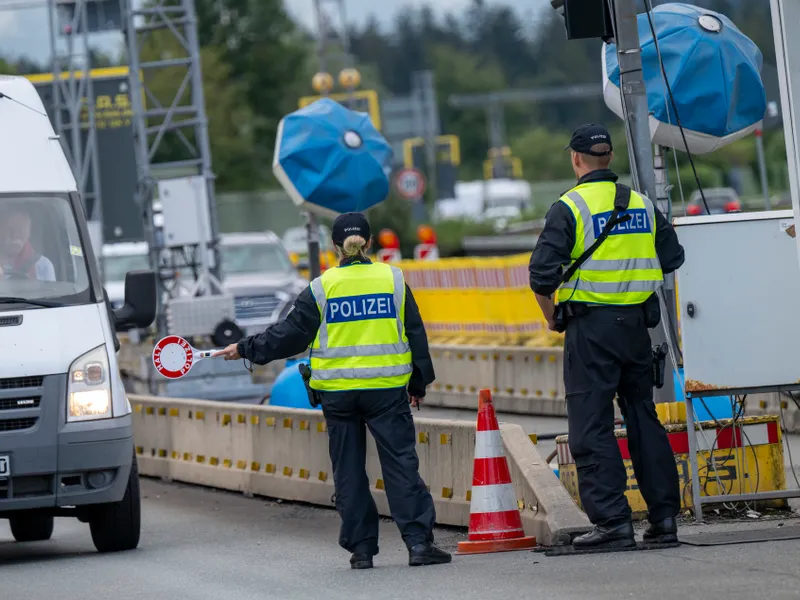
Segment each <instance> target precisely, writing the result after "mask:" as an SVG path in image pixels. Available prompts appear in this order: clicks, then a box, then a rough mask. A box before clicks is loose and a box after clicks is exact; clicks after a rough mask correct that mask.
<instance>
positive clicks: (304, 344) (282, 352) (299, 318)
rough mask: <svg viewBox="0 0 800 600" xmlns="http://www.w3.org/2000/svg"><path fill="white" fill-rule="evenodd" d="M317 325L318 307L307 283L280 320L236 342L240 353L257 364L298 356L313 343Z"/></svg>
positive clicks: (318, 322) (318, 323)
mask: <svg viewBox="0 0 800 600" xmlns="http://www.w3.org/2000/svg"><path fill="white" fill-rule="evenodd" d="M319 326H320V318H319V309H318V308H317V303H316V301H315V300H314V295H313V294H312V293H311V287H310V286H309V287H307V288H306V289H305V290H303V291H302V292H300V294H299V295H298V296H297V299H296V300H295V302H294V306H293V307H292V310H290V311H289V314H288V315H286V318H285V319H284V320H283V321H279V322H277V323H275V324H274V325H271V326H270V327H267V329H266V331H264V333H260V334H258V335H254V336H250V337H248V338H245V339H243V340H242V341H241V342H239V344H238V350H239V355H240V356H242V357H243V358H246V359H247V360H249V361H250V362H252V363H253V364H256V365H266V364H267V363H269V362H272V361H274V360H280V359H282V358H289V357H291V356H297V355H298V354H302V353H303V352H305V351H306V350H307V349H308V347H309V346H310V345H311V344H312V343H313V341H314V338H315V337H316V335H317V330H318V329H319Z"/></svg>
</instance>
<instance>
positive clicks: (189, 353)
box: [153, 335, 219, 379]
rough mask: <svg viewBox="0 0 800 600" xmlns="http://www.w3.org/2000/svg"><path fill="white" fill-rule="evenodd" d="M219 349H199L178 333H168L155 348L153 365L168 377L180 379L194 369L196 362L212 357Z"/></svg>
mask: <svg viewBox="0 0 800 600" xmlns="http://www.w3.org/2000/svg"><path fill="white" fill-rule="evenodd" d="M215 352H219V351H218V350H197V349H196V348H193V347H192V346H191V344H189V342H187V341H186V340H185V339H183V338H182V337H180V336H177V335H168V336H167V337H165V338H163V339H162V340H161V341H159V342H158V343H157V344H156V346H155V348H153V366H154V367H155V368H156V371H158V372H159V373H161V374H162V375H163V376H164V377H166V378H167V379H180V378H181V377H183V376H184V375H186V374H187V373H188V372H189V371H191V370H192V367H193V366H194V364H195V363H196V362H197V361H199V360H202V359H204V358H211V356H212V355H213V354H214V353H215Z"/></svg>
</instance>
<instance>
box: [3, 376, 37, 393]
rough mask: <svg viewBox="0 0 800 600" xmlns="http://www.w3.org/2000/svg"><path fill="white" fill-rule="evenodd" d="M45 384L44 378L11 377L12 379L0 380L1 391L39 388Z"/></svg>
mask: <svg viewBox="0 0 800 600" xmlns="http://www.w3.org/2000/svg"><path fill="white" fill-rule="evenodd" d="M43 383H44V377H11V378H10V379H0V390H20V389H24V388H39V387H42V384H43Z"/></svg>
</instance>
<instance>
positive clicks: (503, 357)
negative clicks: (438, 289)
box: [425, 345, 567, 417]
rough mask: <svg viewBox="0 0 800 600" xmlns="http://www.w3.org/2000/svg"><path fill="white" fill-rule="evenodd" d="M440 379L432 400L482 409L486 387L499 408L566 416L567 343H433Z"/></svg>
mask: <svg viewBox="0 0 800 600" xmlns="http://www.w3.org/2000/svg"><path fill="white" fill-rule="evenodd" d="M431 356H432V357H433V361H434V366H435V369H436V381H435V382H434V384H433V385H432V386H431V387H430V388H429V389H428V394H427V396H426V398H425V402H426V404H428V405H430V406H443V407H448V408H465V409H470V410H476V409H477V397H478V396H477V394H478V390H479V389H481V388H489V389H491V390H492V392H493V399H494V405H495V409H496V410H497V411H498V412H507V413H517V414H524V415H541V416H554V417H564V416H566V414H567V412H566V404H565V402H564V375H563V364H564V363H563V358H564V350H563V349H562V348H527V347H510V346H468V347H465V346H456V345H451V346H431Z"/></svg>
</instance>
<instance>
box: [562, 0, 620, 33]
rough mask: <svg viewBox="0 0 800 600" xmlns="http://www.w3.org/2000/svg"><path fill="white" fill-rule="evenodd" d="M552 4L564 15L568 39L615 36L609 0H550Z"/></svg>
mask: <svg viewBox="0 0 800 600" xmlns="http://www.w3.org/2000/svg"><path fill="white" fill-rule="evenodd" d="M550 4H551V6H552V7H553V8H554V9H555V11H556V12H557V13H558V14H559V15H561V16H562V17H564V25H565V26H566V28H567V39H568V40H582V39H592V38H599V39H603V40H607V39H610V38H612V37H614V26H613V24H612V21H611V7H610V6H609V2H608V0H550Z"/></svg>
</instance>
